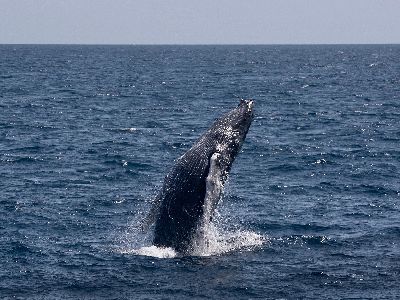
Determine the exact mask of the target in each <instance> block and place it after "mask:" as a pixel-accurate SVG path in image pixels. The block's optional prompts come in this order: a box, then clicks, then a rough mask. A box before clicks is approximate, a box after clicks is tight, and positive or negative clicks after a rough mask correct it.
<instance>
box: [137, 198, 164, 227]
mask: <svg viewBox="0 0 400 300" xmlns="http://www.w3.org/2000/svg"><path fill="white" fill-rule="evenodd" d="M161 198H162V197H161V193H159V194H158V195H157V197H156V198H155V199H154V200H153V202H152V206H151V208H150V211H149V213H148V214H147V216H146V217H145V218H144V219H143V220H142V221H141V222H140V223H139V228H140V230H141V231H142V232H144V231H147V230H148V229H149V228H150V226H151V225H152V224H153V223H154V222H155V221H156V219H157V216H158V214H159V212H160V207H161Z"/></svg>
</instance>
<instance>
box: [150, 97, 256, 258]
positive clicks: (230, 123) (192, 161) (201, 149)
mask: <svg viewBox="0 0 400 300" xmlns="http://www.w3.org/2000/svg"><path fill="white" fill-rule="evenodd" d="M252 120H253V101H252V100H241V101H240V104H239V105H238V106H237V107H236V108H234V109H232V110H231V111H229V112H227V113H226V114H225V115H223V116H222V117H220V118H219V119H217V120H216V121H215V122H214V123H213V124H212V126H211V127H210V128H209V129H208V130H207V131H206V132H205V133H204V134H203V135H202V136H201V137H200V138H199V139H198V140H197V142H196V143H195V144H194V145H193V146H192V147H191V148H190V149H189V150H188V151H187V152H186V153H185V154H184V155H182V156H181V157H179V158H178V159H177V160H176V163H175V165H174V166H173V167H172V169H171V171H170V172H169V173H168V175H167V176H166V177H165V179H164V184H163V187H162V189H161V190H160V192H159V193H158V195H157V197H156V199H155V201H154V203H153V207H152V208H151V210H150V213H149V215H148V216H147V218H146V220H145V222H144V223H146V225H145V226H144V227H147V226H149V225H151V224H152V223H153V222H155V227H154V238H153V244H154V245H155V246H157V247H171V248H173V249H175V250H176V251H177V252H180V253H190V251H191V250H193V249H191V247H193V243H192V242H193V238H194V237H195V236H196V234H197V232H198V231H199V228H200V227H201V226H202V224H204V223H206V222H209V221H210V220H211V218H212V216H213V213H214V210H215V208H216V206H217V204H218V201H219V200H220V198H221V196H222V191H223V186H224V184H225V182H226V180H227V177H228V174H229V171H230V169H231V167H232V163H233V161H234V160H235V158H236V155H237V154H238V153H239V150H240V148H241V146H242V144H243V142H244V139H245V137H246V134H247V132H248V130H249V127H250V124H251V122H252Z"/></svg>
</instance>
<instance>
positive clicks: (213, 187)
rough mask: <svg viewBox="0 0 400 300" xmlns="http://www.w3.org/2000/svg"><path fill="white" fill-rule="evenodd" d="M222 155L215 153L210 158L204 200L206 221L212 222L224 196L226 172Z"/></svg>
mask: <svg viewBox="0 0 400 300" xmlns="http://www.w3.org/2000/svg"><path fill="white" fill-rule="evenodd" d="M221 158H222V157H221V154H219V153H218V152H216V153H214V154H213V155H212V156H211V158H210V162H209V164H210V167H209V171H208V176H207V178H206V195H205V199H204V220H205V221H209V220H211V218H212V216H213V214H214V210H215V208H216V207H217V204H218V202H219V200H220V199H221V196H222V191H223V187H224V185H223V181H222V176H223V174H224V171H223V169H222V167H221Z"/></svg>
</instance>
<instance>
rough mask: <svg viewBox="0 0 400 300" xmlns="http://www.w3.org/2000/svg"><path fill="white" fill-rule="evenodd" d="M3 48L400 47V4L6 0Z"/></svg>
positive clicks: (399, 0)
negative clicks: (9, 45)
mask: <svg viewBox="0 0 400 300" xmlns="http://www.w3.org/2000/svg"><path fill="white" fill-rule="evenodd" d="M0 43H68V44H304V43H306V44H308V43H322V44H326V43H400V0H331V1H325V0H275V1H272V0H197V1H192V0H142V1H140V0H137V1H135V0H130V1H129V0H0Z"/></svg>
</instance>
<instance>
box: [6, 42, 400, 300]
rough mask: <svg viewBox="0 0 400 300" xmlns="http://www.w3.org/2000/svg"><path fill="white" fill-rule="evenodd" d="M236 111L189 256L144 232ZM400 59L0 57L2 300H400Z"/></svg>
mask: <svg viewBox="0 0 400 300" xmlns="http://www.w3.org/2000/svg"><path fill="white" fill-rule="evenodd" d="M234 95H239V96H240V97H243V98H251V99H254V100H255V119H254V121H253V124H252V126H251V128H250V131H249V133H248V136H247V139H246V141H245V143H244V145H243V148H242V152H241V153H240V154H239V156H238V157H237V159H236V161H235V163H234V166H233V169H232V172H231V174H230V179H229V183H228V185H227V186H226V188H225V195H224V199H223V202H222V203H221V204H220V206H219V208H218V214H217V218H216V220H215V223H214V224H212V226H211V227H212V228H210V231H209V236H210V240H211V243H210V245H208V247H206V249H204V248H199V249H198V250H199V251H198V252H197V253H194V254H193V255H192V256H180V255H177V254H176V253H174V252H173V251H172V250H170V249H157V248H155V247H152V246H151V231H150V232H147V233H141V232H139V231H138V229H137V224H138V222H140V220H141V219H142V218H143V217H144V216H145V214H146V213H147V211H148V209H149V207H150V205H151V204H150V203H151V200H152V198H153V197H154V195H155V194H156V193H157V191H158V189H160V187H161V185H162V181H163V178H164V176H165V175H166V174H167V172H168V170H169V169H170V168H171V166H173V164H174V159H176V158H178V157H179V156H180V155H182V154H183V153H184V152H185V151H186V150H187V149H189V148H190V146H191V144H192V143H193V142H194V141H195V140H196V139H197V138H198V137H199V136H200V135H201V134H202V133H203V132H204V131H205V130H206V129H207V128H208V126H209V125H210V124H211V123H212V121H213V120H214V119H215V118H217V117H218V116H220V115H221V114H222V113H224V112H226V111H228V110H230V109H231V108H233V107H234V106H236V105H237V103H238V99H237V97H236V96H234ZM399 146H400V46H399V45H373V46H372V45H371V46H370V45H335V46H317V45H316V46H61V45H59V46H56V45H55V46H45V45H43V46H39V45H0V218H1V219H0V220H1V222H0V232H1V234H0V241H1V242H0V261H1V267H0V298H1V299H172V298H173V299H187V298H196V299H197V298H198V299H321V298H325V299H398V298H400V287H399V284H400V280H399V278H400V203H399V200H400V180H399V175H400V174H399V173H400V150H399Z"/></svg>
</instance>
